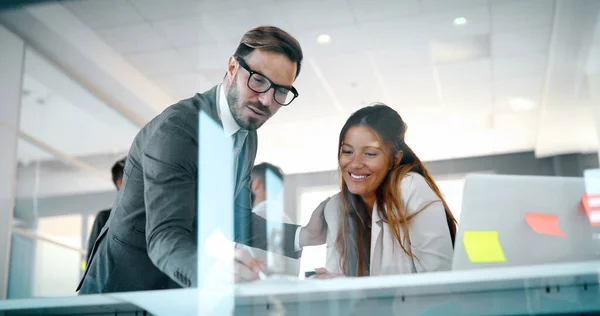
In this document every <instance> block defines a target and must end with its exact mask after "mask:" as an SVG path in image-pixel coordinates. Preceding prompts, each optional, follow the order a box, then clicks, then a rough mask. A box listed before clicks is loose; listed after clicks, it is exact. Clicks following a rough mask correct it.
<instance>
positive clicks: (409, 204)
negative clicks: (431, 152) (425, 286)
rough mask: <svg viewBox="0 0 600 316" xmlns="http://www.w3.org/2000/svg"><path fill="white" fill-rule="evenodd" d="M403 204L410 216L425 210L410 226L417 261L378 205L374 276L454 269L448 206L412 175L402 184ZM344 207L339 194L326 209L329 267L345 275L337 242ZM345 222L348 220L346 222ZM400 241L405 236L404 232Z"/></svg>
mask: <svg viewBox="0 0 600 316" xmlns="http://www.w3.org/2000/svg"><path fill="white" fill-rule="evenodd" d="M400 187H401V192H402V200H403V203H404V208H405V212H406V215H407V216H410V215H411V214H414V213H416V212H418V211H419V210H421V209H422V208H423V207H424V206H425V205H427V204H428V203H430V202H431V201H435V202H433V203H431V204H430V205H429V206H427V207H426V208H425V209H423V211H421V212H420V213H419V214H418V215H416V216H415V217H413V218H412V220H411V222H410V223H409V225H408V231H409V232H410V235H409V237H410V244H409V245H408V246H409V247H410V249H411V251H412V253H413V256H414V257H415V258H414V259H413V258H411V257H410V256H408V255H407V254H406V253H405V252H404V250H402V248H401V247H400V244H399V243H398V241H397V240H396V238H395V237H394V236H393V235H392V231H391V229H390V227H389V225H388V224H387V223H385V222H383V220H382V219H381V218H379V214H378V212H377V210H378V207H380V206H378V205H377V204H375V206H374V207H373V213H372V216H371V245H370V246H371V261H370V271H369V272H370V275H371V276H375V275H390V274H409V273H421V272H430V271H445V270H450V269H451V268H452V255H453V252H454V250H453V247H452V240H451V238H450V230H449V228H448V223H447V221H446V213H445V210H444V205H443V203H441V201H440V199H439V197H438V196H437V195H436V194H435V192H433V190H432V189H431V188H430V187H429V185H428V184H427V182H426V181H425V178H423V176H421V175H420V174H417V173H412V172H411V173H408V175H407V176H406V177H405V178H404V179H402V182H401V185H400ZM341 214H342V204H341V197H340V195H339V193H338V194H337V195H334V196H333V197H332V198H331V199H330V200H329V202H328V203H327V205H326V206H325V221H326V222H327V225H328V232H327V260H326V265H325V267H326V268H327V270H328V271H329V272H331V273H337V274H344V273H343V272H342V269H341V267H340V265H339V260H340V253H339V251H337V249H336V247H335V240H336V238H337V234H338V231H339V229H340V227H341V224H342V223H341V222H340V220H341V217H340V216H341ZM344 220H345V219H344ZM400 237H401V238H404V232H403V230H402V228H400Z"/></svg>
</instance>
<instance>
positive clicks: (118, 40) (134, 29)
mask: <svg viewBox="0 0 600 316" xmlns="http://www.w3.org/2000/svg"><path fill="white" fill-rule="evenodd" d="M97 34H98V35H99V36H100V37H101V38H102V39H103V40H104V41H105V42H106V43H107V44H108V45H110V46H112V48H114V49H115V50H116V51H118V52H120V53H122V54H129V53H137V52H144V51H156V50H161V49H165V48H168V47H169V43H167V42H166V41H165V40H164V39H163V38H162V37H161V36H159V35H158V34H157V33H156V32H155V31H154V29H152V28H151V27H150V25H148V24H146V23H143V24H133V25H126V26H120V27H117V28H110V29H101V30H98V31H97Z"/></svg>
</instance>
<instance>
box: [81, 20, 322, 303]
mask: <svg viewBox="0 0 600 316" xmlns="http://www.w3.org/2000/svg"><path fill="white" fill-rule="evenodd" d="M302 59H303V55H302V49H301V48H300V44H299V43H298V41H297V40H296V39H295V38H294V37H292V36H291V35H290V34H288V33H287V32H285V31H283V30H281V29H279V28H277V27H273V26H261V27H257V28H254V29H252V30H250V31H248V32H246V34H244V36H243V37H242V39H241V41H240V43H239V45H238V47H237V49H236V51H235V52H234V54H233V55H232V56H230V57H229V60H228V62H227V68H226V73H225V76H224V78H223V82H222V83H221V84H218V85H216V86H215V87H213V88H212V89H210V90H208V91H206V92H203V93H201V94H195V95H194V96H193V97H191V98H189V99H185V100H182V101H180V102H178V103H176V104H174V105H171V106H169V107H168V108H166V109H165V110H164V111H163V112H162V113H161V114H159V115H158V116H157V117H155V118H154V119H153V120H152V121H150V122H149V123H148V124H146V125H145V126H144V127H143V128H142V129H141V131H140V132H139V133H138V134H137V136H136V137H135V139H134V141H133V144H132V146H131V149H130V150H129V155H128V156H127V163H126V164H125V170H124V172H125V175H124V177H123V187H122V188H121V190H120V191H119V194H118V196H117V200H116V202H115V205H114V207H113V210H112V213H111V216H110V218H109V220H108V222H107V223H106V225H105V226H104V228H103V229H102V231H101V232H100V236H99V237H98V239H97V240H96V242H95V245H94V247H93V248H92V251H91V257H90V260H89V262H88V265H87V269H86V271H85V272H84V275H83V278H82V280H81V282H80V283H79V286H78V287H77V290H78V291H79V294H93V293H108V292H125V291H143V290H158V289H170V288H181V287H197V285H198V277H197V276H198V270H197V265H198V258H199V256H198V244H197V236H198V232H197V229H198V223H197V211H198V209H197V205H198V204H199V201H198V199H199V198H211V197H205V196H203V197H198V195H197V194H198V180H199V177H200V176H201V175H198V141H199V135H198V133H199V126H198V119H199V113H200V111H201V110H203V111H205V112H206V113H207V114H208V115H209V116H210V117H211V119H212V120H213V121H215V122H216V123H218V124H219V125H220V126H222V127H223V135H214V136H215V137H221V136H222V137H224V138H225V137H227V138H230V139H231V140H232V143H233V146H232V147H233V148H232V150H233V154H234V158H233V159H234V162H235V165H236V166H237V169H236V170H233V171H234V172H233V174H234V178H235V179H234V196H232V201H233V202H234V214H233V215H234V226H235V227H234V232H235V234H234V241H235V242H238V243H242V244H244V245H247V246H250V247H254V248H261V249H266V248H267V236H266V227H267V226H268V225H267V222H266V221H265V219H264V218H262V217H260V216H258V215H256V214H255V213H253V212H252V206H251V201H250V186H249V184H250V172H251V170H252V167H253V166H254V159H255V158H256V152H257V145H258V139H257V132H256V130H257V129H258V128H259V127H261V126H262V125H263V124H264V123H265V122H266V121H267V120H268V119H269V118H271V116H273V115H274V114H275V113H277V111H279V109H280V108H281V107H282V106H286V105H289V104H290V103H291V102H292V101H293V100H294V99H295V98H296V97H297V96H298V92H297V91H296V89H295V88H294V87H293V83H294V81H295V80H296V78H297V76H298V74H299V73H300V68H301V63H302ZM211 136H213V135H211ZM215 141H222V140H219V139H218V138H215ZM203 145H204V144H203ZM226 202H227V203H229V201H223V203H226ZM323 206H324V204H323V203H322V204H321V205H320V206H319V207H317V209H316V210H315V212H313V215H312V216H311V219H310V220H309V223H308V224H307V226H305V227H300V226H298V225H292V224H284V232H283V242H282V246H283V247H282V248H283V250H284V252H285V253H284V254H285V255H286V256H288V257H292V258H298V257H299V256H300V255H301V253H302V251H301V249H302V247H303V246H307V245H317V244H323V243H325V238H326V229H325V226H324V217H323ZM203 212H212V213H214V214H219V212H221V210H219V209H211V210H203ZM217 229H218V227H215V230H217ZM248 232H252V234H249V233H248ZM203 246H204V245H203ZM234 254H235V259H233V258H232V260H234V265H235V271H233V272H232V273H234V275H235V280H236V281H237V282H242V281H250V280H257V279H258V278H259V272H260V271H261V270H264V269H265V267H264V263H263V262H262V261H261V260H258V259H255V258H252V257H251V256H250V255H249V254H248V251H247V250H244V249H235V252H234Z"/></svg>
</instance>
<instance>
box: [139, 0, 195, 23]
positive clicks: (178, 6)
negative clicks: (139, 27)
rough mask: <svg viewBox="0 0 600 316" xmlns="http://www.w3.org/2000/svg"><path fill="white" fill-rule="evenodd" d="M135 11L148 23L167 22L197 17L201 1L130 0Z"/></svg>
mask: <svg viewBox="0 0 600 316" xmlns="http://www.w3.org/2000/svg"><path fill="white" fill-rule="evenodd" d="M130 1H131V3H132V4H133V6H134V7H135V8H136V9H137V11H138V12H139V13H140V14H141V15H142V16H143V17H144V18H145V19H146V20H149V21H160V20H168V19H173V18H178V17H189V16H196V15H199V14H200V13H201V12H202V10H201V3H202V2H201V1H198V0H170V1H164V0H130Z"/></svg>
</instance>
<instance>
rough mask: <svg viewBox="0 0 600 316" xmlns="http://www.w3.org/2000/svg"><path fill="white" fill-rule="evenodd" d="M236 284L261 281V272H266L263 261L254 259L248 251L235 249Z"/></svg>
mask: <svg viewBox="0 0 600 316" xmlns="http://www.w3.org/2000/svg"><path fill="white" fill-rule="evenodd" d="M234 256H235V262H234V266H235V283H240V282H248V281H255V280H258V279H259V276H258V273H259V271H265V269H266V264H265V262H264V261H263V260H260V259H256V258H254V257H252V255H251V254H250V252H248V250H246V249H243V248H238V247H236V248H235V253H234Z"/></svg>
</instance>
